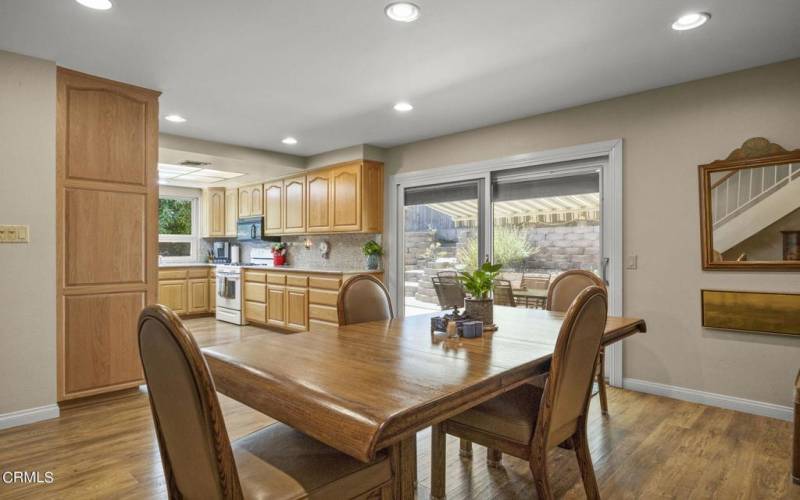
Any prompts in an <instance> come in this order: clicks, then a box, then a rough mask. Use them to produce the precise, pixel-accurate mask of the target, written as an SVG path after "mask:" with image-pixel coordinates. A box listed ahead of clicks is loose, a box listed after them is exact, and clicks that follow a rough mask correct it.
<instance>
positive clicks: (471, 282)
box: [458, 262, 503, 299]
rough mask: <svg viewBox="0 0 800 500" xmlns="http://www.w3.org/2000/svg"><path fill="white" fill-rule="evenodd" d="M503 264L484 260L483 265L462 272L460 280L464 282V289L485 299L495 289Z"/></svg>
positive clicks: (477, 297) (478, 297)
mask: <svg viewBox="0 0 800 500" xmlns="http://www.w3.org/2000/svg"><path fill="white" fill-rule="evenodd" d="M502 267H503V265H502V264H492V263H491V262H484V263H483V264H482V265H481V267H479V268H478V269H476V270H474V271H472V272H471V273H466V272H461V273H460V274H459V275H458V280H459V281H460V282H461V283H463V284H464V289H465V290H466V291H467V292H469V293H470V295H472V297H473V298H476V299H485V298H486V297H487V296H488V295H489V292H491V291H492V290H493V289H494V280H495V278H497V275H498V274H500V269H502Z"/></svg>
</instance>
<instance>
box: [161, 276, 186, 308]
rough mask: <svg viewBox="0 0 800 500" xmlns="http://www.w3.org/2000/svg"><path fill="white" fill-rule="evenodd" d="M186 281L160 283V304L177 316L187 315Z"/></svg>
mask: <svg viewBox="0 0 800 500" xmlns="http://www.w3.org/2000/svg"><path fill="white" fill-rule="evenodd" d="M186 302H187V296H186V280H165V281H159V282H158V303H159V304H163V305H165V306H167V307H169V308H170V309H172V310H173V311H175V312H176V313H177V314H186V312H187V310H188V308H187V305H186Z"/></svg>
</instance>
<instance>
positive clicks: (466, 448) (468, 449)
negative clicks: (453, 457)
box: [458, 438, 472, 460]
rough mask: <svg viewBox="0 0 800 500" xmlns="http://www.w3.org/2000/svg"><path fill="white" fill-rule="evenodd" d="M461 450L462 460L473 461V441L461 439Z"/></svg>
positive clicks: (459, 452)
mask: <svg viewBox="0 0 800 500" xmlns="http://www.w3.org/2000/svg"><path fill="white" fill-rule="evenodd" d="M459 441H460V449H459V451H458V454H459V456H461V458H466V459H468V460H469V459H471V458H472V441H470V440H469V439H463V438H462V439H460V440H459Z"/></svg>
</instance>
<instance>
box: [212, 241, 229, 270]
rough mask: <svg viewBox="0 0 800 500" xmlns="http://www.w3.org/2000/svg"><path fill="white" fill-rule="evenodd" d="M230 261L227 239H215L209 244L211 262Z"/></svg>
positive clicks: (224, 262)
mask: <svg viewBox="0 0 800 500" xmlns="http://www.w3.org/2000/svg"><path fill="white" fill-rule="evenodd" d="M230 261H231V247H230V243H228V242H227V241H215V242H214V243H212V244H211V262H213V263H214V264H227V263H228V262H230Z"/></svg>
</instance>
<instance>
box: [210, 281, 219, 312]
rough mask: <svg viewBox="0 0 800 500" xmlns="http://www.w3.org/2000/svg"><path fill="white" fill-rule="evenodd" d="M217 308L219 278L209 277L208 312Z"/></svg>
mask: <svg viewBox="0 0 800 500" xmlns="http://www.w3.org/2000/svg"><path fill="white" fill-rule="evenodd" d="M216 310H217V278H216V277H213V278H208V312H212V313H213V312H216Z"/></svg>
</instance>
